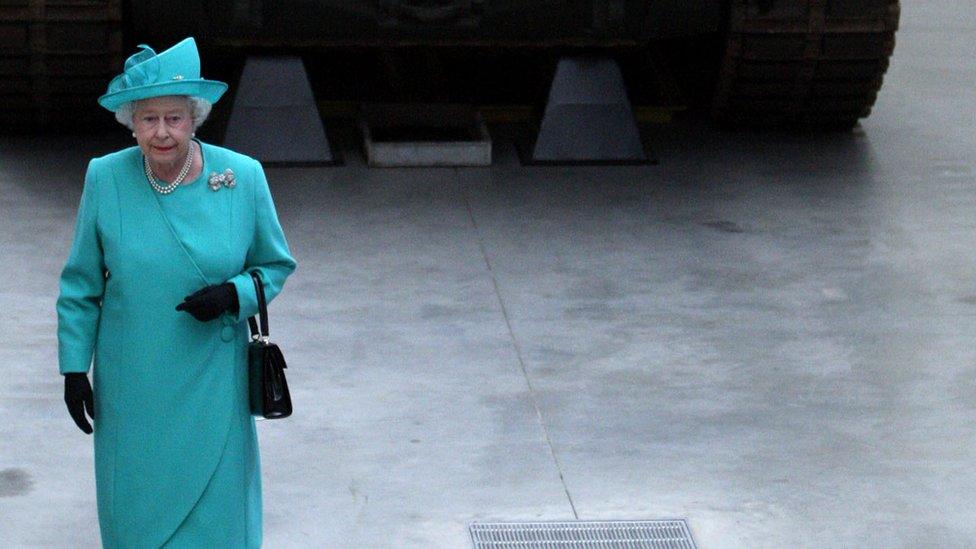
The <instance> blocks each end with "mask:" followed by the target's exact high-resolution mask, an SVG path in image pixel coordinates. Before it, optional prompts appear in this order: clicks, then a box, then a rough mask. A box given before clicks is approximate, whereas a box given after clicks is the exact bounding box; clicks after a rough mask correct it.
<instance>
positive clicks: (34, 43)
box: [0, 0, 122, 131]
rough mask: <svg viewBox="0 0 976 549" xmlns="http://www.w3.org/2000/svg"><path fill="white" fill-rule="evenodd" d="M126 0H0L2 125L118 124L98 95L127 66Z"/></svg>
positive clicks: (25, 127) (21, 127)
mask: <svg viewBox="0 0 976 549" xmlns="http://www.w3.org/2000/svg"><path fill="white" fill-rule="evenodd" d="M121 4H122V3H121V0H84V1H78V0H75V1H72V2H65V1H57V0H54V1H44V0H8V1H5V2H2V5H0V131H4V130H14V131H18V130H26V131H31V130H38V129H43V128H47V127H52V126H55V125H57V127H59V128H88V127H90V126H91V125H92V124H95V125H107V124H110V123H112V122H111V116H107V114H106V113H105V112H104V111H102V109H101V108H100V107H99V106H98V105H97V104H96V102H95V100H96V99H97V98H98V96H100V95H101V94H102V93H104V92H105V86H106V84H107V83H108V81H109V80H110V79H111V78H112V76H114V75H115V73H117V72H118V71H119V69H120V68H121V66H122V61H121V52H122V24H121V21H122V6H121Z"/></svg>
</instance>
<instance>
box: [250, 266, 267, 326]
mask: <svg viewBox="0 0 976 549" xmlns="http://www.w3.org/2000/svg"><path fill="white" fill-rule="evenodd" d="M250 273H251V281H252V282H254V293H255V295H256V296H257V299H258V316H259V317H260V318H261V327H260V332H259V331H258V323H257V321H255V320H254V317H253V316H252V317H248V319H247V324H248V327H250V329H251V339H258V338H260V339H263V340H264V341H268V302H267V301H266V300H265V298H264V284H262V283H261V275H260V273H258V271H257V270H254V271H250ZM259 334H260V335H259Z"/></svg>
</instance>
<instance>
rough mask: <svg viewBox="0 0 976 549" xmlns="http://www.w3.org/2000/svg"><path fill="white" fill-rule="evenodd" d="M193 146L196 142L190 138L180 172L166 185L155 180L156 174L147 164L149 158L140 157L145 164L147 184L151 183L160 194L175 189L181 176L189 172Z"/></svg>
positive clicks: (181, 179)
mask: <svg viewBox="0 0 976 549" xmlns="http://www.w3.org/2000/svg"><path fill="white" fill-rule="evenodd" d="M194 147H196V142H194V141H192V140H191V141H190V145H189V146H188V147H187V150H186V161H185V162H183V168H182V169H181V170H180V173H179V174H178V175H177V176H176V179H174V180H173V182H172V183H169V184H167V185H160V184H159V183H157V182H156V176H155V175H154V174H153V171H152V166H150V165H149V159H148V158H146V157H145V156H143V157H142V160H143V164H145V166H146V179H148V180H149V184H150V185H152V188H154V189H156V192H158V193H160V194H169V193H171V192H173V191H175V190H176V187H179V186H180V183H182V182H183V178H185V177H186V174H187V173H189V171H190V166H191V165H193V151H194Z"/></svg>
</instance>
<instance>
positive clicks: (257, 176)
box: [228, 161, 297, 322]
mask: <svg viewBox="0 0 976 549" xmlns="http://www.w3.org/2000/svg"><path fill="white" fill-rule="evenodd" d="M254 168H255V173H254V176H253V185H252V188H253V189H254V196H253V201H254V234H253V235H252V237H251V245H250V247H249V248H248V251H247V257H246V259H245V262H244V272H242V273H240V274H238V275H237V276H235V277H233V278H231V279H230V280H229V281H228V282H231V283H232V284H234V287H235V288H236V289H237V299H238V303H239V309H238V312H237V320H238V322H240V321H243V320H247V318H248V317H250V316H254V315H255V314H257V312H258V300H257V295H256V294H255V289H254V282H252V281H251V275H250V271H258V274H260V275H261V281H262V283H263V285H264V295H265V299H267V301H268V303H271V300H273V299H274V297H275V296H276V295H278V292H280V291H281V288H282V287H283V286H284V284H285V279H286V278H287V277H288V275H290V274H291V273H292V272H293V271H294V270H295V267H296V266H297V263H296V262H295V260H294V258H292V256H291V252H290V251H289V249H288V242H287V241H286V240H285V233H284V232H283V231H282V230H281V224H280V223H279V222H278V214H277V212H276V211H275V205H274V201H273V200H272V199H271V190H270V189H269V188H268V180H267V178H265V175H264V169H263V168H262V167H261V164H260V163H259V162H257V161H255V162H254Z"/></svg>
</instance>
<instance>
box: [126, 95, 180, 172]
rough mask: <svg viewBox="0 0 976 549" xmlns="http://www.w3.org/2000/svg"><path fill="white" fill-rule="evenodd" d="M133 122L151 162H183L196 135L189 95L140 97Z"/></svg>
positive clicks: (162, 163) (169, 164) (140, 145)
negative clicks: (191, 139)
mask: <svg viewBox="0 0 976 549" xmlns="http://www.w3.org/2000/svg"><path fill="white" fill-rule="evenodd" d="M132 126H133V129H134V130H135V134H136V142H138V143H139V148H140V149H142V154H144V155H145V156H146V158H148V159H149V160H150V162H152V163H153V164H156V165H165V166H172V165H174V164H182V163H183V162H184V160H185V159H186V151H187V147H188V146H189V142H190V138H191V137H192V136H193V119H192V117H191V115H190V102H189V98H187V97H186V96H183V95H166V96H163V97H151V98H149V99H142V100H140V101H137V102H136V106H135V111H134V114H133V115H132Z"/></svg>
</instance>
